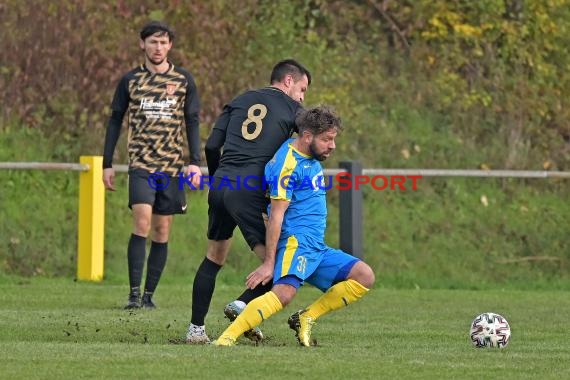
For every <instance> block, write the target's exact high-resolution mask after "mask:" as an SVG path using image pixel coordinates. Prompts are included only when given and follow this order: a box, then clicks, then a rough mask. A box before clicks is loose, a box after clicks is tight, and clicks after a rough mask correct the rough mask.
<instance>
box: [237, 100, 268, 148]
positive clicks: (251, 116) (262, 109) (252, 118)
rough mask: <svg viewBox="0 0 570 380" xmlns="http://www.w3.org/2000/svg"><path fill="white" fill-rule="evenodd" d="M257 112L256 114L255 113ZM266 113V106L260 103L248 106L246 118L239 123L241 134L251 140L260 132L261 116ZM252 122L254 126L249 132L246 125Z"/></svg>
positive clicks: (261, 126)
mask: <svg viewBox="0 0 570 380" xmlns="http://www.w3.org/2000/svg"><path fill="white" fill-rule="evenodd" d="M256 112H257V115H256ZM266 115H267V107H266V106H265V105H263V104H261V103H257V104H254V105H252V106H251V107H249V109H248V110H247V119H245V121H244V122H243V124H242V125H241V134H242V136H243V138H244V139H246V140H253V139H254V138H256V137H257V136H259V134H260V133H261V129H262V128H263V118H264V117H265V116H266ZM251 123H254V124H255V128H254V129H253V131H252V132H249V130H248V126H249V125H250V124H251Z"/></svg>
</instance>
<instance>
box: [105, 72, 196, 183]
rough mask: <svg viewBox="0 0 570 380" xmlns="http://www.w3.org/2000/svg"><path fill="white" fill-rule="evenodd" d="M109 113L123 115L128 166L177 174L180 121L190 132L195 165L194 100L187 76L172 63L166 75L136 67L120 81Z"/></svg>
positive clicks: (180, 149) (180, 151)
mask: <svg viewBox="0 0 570 380" xmlns="http://www.w3.org/2000/svg"><path fill="white" fill-rule="evenodd" d="M111 108H112V111H113V112H117V113H118V114H120V115H123V114H124V113H125V112H126V111H127V110H128V131H129V135H128V152H129V167H131V168H136V169H144V170H147V171H149V172H157V171H160V172H164V173H166V174H169V175H176V174H178V173H179V172H180V171H181V170H182V167H183V164H184V162H183V146H184V145H183V128H184V124H185V121H186V127H187V131H188V130H189V128H192V129H195V131H192V133H189V136H188V141H189V145H190V146H189V148H190V153H191V161H194V162H196V161H198V162H199V135H198V133H197V128H198V112H199V101H198V94H197V90H196V84H195V83H194V79H193V77H192V75H191V74H190V73H188V72H187V71H185V70H183V69H181V68H179V67H176V66H174V65H172V64H171V65H170V68H169V70H168V71H166V72H165V73H152V72H150V71H149V70H148V69H147V68H146V67H145V66H144V65H141V66H139V67H137V68H135V69H133V70H131V71H130V72H129V73H127V74H126V75H125V76H124V77H123V78H122V79H121V81H120V82H119V85H118V86H117V90H116V92H115V96H114V98H113V103H112V105H111ZM190 135H193V136H192V137H191V136H190ZM113 148H114V144H113ZM108 150H111V149H106V152H107V151H108ZM111 154H112V150H111ZM109 159H110V157H109Z"/></svg>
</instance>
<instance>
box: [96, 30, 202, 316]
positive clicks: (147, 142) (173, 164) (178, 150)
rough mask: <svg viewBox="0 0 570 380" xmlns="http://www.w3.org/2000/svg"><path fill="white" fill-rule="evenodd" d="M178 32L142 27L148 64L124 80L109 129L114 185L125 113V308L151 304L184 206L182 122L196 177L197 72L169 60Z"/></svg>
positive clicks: (107, 152) (107, 158)
mask: <svg viewBox="0 0 570 380" xmlns="http://www.w3.org/2000/svg"><path fill="white" fill-rule="evenodd" d="M173 39H174V33H173V31H172V30H171V29H170V28H169V27H168V26H167V25H166V24H164V23H161V22H157V21H153V22H150V23H148V24H146V25H145V26H144V27H143V29H142V30H141V32H140V42H139V46H140V48H141V50H142V51H143V52H144V55H145V62H144V64H142V65H140V66H139V67H137V68H135V69H133V70H131V71H130V72H128V73H127V74H126V75H124V76H123V77H122V79H121V80H120V82H119V84H118V86H117V89H116V91H115V96H114V98H113V103H112V105H111V110H112V114H111V117H110V119H109V123H108V126H107V131H106V135H105V147H104V153H103V183H104V185H105V188H106V189H107V190H110V191H114V190H115V184H114V178H115V171H114V169H113V166H112V161H113V153H114V151H115V146H116V145H117V140H118V139H119V135H120V132H121V124H122V122H123V118H124V116H125V115H127V118H128V128H129V138H128V152H129V207H130V208H131V210H132V214H133V232H132V234H131V237H130V240H129V245H128V249H127V259H128V267H129V283H130V293H129V300H128V303H127V305H126V307H125V308H126V309H133V308H138V307H145V308H154V307H155V304H154V302H153V301H152V295H153V293H154V291H155V289H156V286H157V285H158V282H159V280H160V276H161V274H162V272H163V269H164V267H165V264H166V257H167V253H168V235H169V233H170V227H171V224H172V216H173V214H183V213H185V212H186V197H185V193H184V189H183V187H181V186H179V185H178V180H179V174H181V173H182V171H183V165H184V161H183V143H184V139H183V128H185V129H186V134H187V138H188V146H189V149H190V165H188V167H187V168H186V173H185V174H186V175H187V176H189V175H190V173H195V174H194V175H193V177H192V178H193V180H194V182H195V184H198V183H199V177H200V176H201V175H202V173H201V171H200V167H199V166H198V165H199V164H200V133H199V130H198V127H199V120H198V113H199V109H200V104H199V100H198V92H197V90H196V84H195V83H194V78H193V77H192V75H191V74H190V73H189V72H187V71H186V70H184V69H181V68H180V67H178V66H175V65H174V64H172V63H171V62H170V61H169V60H168V52H169V51H170V49H171V47H172V40H173ZM151 230H152V235H151V239H152V242H151V246H150V253H149V255H148V261H147V271H146V280H145V286H144V292H141V289H140V286H141V281H142V274H143V268H144V264H145V257H146V242H147V237H148V235H149V233H150V232H151Z"/></svg>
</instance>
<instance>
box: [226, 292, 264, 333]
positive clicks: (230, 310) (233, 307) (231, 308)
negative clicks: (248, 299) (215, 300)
mask: <svg viewBox="0 0 570 380" xmlns="http://www.w3.org/2000/svg"><path fill="white" fill-rule="evenodd" d="M242 311H243V308H242V307H240V306H239V305H237V304H236V301H233V302H230V303H229V304H227V305H226V307H224V315H225V316H226V317H227V318H228V319H229V320H230V322H233V321H235V319H236V318H237V317H238V315H240V314H241V312H242ZM243 336H245V337H246V338H247V339H249V340H252V341H254V342H261V341H262V340H263V338H264V337H263V333H262V332H261V330H260V329H259V327H254V328H252V329H251V330H247V331H246V332H244V333H243Z"/></svg>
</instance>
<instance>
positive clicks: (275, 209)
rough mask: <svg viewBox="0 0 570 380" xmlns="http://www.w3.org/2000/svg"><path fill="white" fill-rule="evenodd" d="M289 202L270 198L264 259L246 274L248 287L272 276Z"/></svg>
mask: <svg viewBox="0 0 570 380" xmlns="http://www.w3.org/2000/svg"><path fill="white" fill-rule="evenodd" d="M290 203H291V202H290V201H289V200H282V199H271V209H270V212H269V221H268V222H267V230H266V232H265V259H264V261H263V264H261V265H260V266H259V267H258V268H257V269H256V270H255V271H253V272H251V273H250V274H249V276H247V280H246V282H245V284H246V286H247V287H248V288H250V289H253V288H255V287H256V286H257V285H258V284H259V283H262V284H263V285H265V284H267V283H268V282H269V281H271V279H272V278H273V271H274V268H275V255H276V254H277V243H278V242H279V237H280V236H281V226H282V225H283V218H284V217H285V212H286V211H287V208H288V207H289V204H290Z"/></svg>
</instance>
